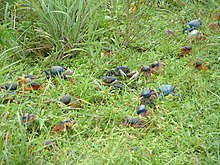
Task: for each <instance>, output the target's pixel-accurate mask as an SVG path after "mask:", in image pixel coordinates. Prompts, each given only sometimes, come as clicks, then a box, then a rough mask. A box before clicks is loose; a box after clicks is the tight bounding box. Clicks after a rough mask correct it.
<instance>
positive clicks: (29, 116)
mask: <svg viewBox="0 0 220 165" xmlns="http://www.w3.org/2000/svg"><path fill="white" fill-rule="evenodd" d="M34 120H35V115H34V114H30V113H25V114H24V116H23V117H22V119H21V121H22V123H31V122H33V121H34Z"/></svg>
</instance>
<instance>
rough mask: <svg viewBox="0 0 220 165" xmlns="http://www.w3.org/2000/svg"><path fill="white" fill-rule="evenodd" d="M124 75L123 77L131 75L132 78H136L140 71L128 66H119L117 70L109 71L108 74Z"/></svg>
mask: <svg viewBox="0 0 220 165" xmlns="http://www.w3.org/2000/svg"><path fill="white" fill-rule="evenodd" d="M120 75H121V76H122V77H123V78H126V77H129V79H130V80H136V79H137V78H138V77H139V72H138V71H131V72H130V68H129V67H127V66H118V67H117V68H116V69H115V70H110V71H108V72H107V74H106V76H120Z"/></svg>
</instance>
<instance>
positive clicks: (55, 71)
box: [44, 66, 73, 79]
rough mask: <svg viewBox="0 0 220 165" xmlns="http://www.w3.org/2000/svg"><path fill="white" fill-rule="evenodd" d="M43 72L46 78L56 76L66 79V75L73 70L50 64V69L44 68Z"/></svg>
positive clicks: (68, 75)
mask: <svg viewBox="0 0 220 165" xmlns="http://www.w3.org/2000/svg"><path fill="white" fill-rule="evenodd" d="M44 72H45V74H46V77H47V78H48V79H49V78H51V77H56V76H59V77H60V78H64V79H67V78H68V77H71V76H72V74H73V71H72V70H71V69H64V68H63V67H62V66H52V67H51V68H50V71H47V70H45V71H44Z"/></svg>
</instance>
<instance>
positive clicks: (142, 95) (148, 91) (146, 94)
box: [141, 89, 151, 98]
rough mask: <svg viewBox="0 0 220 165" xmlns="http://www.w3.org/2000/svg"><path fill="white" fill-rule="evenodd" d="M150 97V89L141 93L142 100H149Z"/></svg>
mask: <svg viewBox="0 0 220 165" xmlns="http://www.w3.org/2000/svg"><path fill="white" fill-rule="evenodd" d="M150 96H151V91H150V89H145V90H143V92H141V97H143V98H150Z"/></svg>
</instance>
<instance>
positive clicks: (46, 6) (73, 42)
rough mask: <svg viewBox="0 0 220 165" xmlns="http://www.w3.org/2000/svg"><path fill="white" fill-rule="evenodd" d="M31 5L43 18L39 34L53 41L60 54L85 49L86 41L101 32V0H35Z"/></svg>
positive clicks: (38, 27) (56, 50) (35, 12)
mask: <svg viewBox="0 0 220 165" xmlns="http://www.w3.org/2000/svg"><path fill="white" fill-rule="evenodd" d="M31 7H32V9H33V11H34V14H35V15H36V16H37V17H36V18H37V19H38V20H39V22H37V24H38V26H37V28H36V31H37V35H38V36H39V37H40V39H41V40H44V41H47V42H48V43H49V44H50V45H52V47H53V49H54V52H56V54H57V56H59V57H61V56H63V55H64V54H65V52H68V53H70V52H73V51H76V50H77V51H80V50H83V48H82V45H85V43H86V42H90V41H92V40H93V39H94V34H96V33H97V32H98V31H97V30H98V29H97V23H98V17H97V13H98V10H97V9H98V7H99V3H98V1H96V2H93V1H92V0H88V1H84V0H56V1H52V0H39V1H32V2H31Z"/></svg>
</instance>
